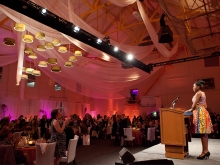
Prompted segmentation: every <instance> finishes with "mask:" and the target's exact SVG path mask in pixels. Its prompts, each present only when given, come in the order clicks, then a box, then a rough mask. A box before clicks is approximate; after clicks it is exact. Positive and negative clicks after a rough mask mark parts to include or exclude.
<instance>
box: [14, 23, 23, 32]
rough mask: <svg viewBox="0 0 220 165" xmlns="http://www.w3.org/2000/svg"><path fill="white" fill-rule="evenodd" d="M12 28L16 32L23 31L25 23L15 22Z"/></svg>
mask: <svg viewBox="0 0 220 165" xmlns="http://www.w3.org/2000/svg"><path fill="white" fill-rule="evenodd" d="M14 29H15V30H16V31H18V32H23V31H25V24H23V23H15V26H14Z"/></svg>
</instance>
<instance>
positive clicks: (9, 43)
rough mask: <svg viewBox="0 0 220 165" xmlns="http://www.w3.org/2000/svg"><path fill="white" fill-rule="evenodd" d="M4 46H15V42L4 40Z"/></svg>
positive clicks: (8, 39) (10, 39)
mask: <svg viewBox="0 0 220 165" xmlns="http://www.w3.org/2000/svg"><path fill="white" fill-rule="evenodd" d="M4 44H5V45H7V46H15V40H14V39H13V38H4Z"/></svg>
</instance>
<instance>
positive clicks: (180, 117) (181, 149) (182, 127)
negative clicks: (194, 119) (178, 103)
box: [160, 108, 191, 159]
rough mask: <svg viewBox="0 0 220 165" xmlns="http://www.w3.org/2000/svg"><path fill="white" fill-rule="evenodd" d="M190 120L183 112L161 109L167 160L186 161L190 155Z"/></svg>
mask: <svg viewBox="0 0 220 165" xmlns="http://www.w3.org/2000/svg"><path fill="white" fill-rule="evenodd" d="M189 119H190V117H189V116H184V111H183V110H179V109H170V108H160V126H161V144H165V156H166V157H167V158H177V159H184V157H185V156H186V155H187V154H188V152H189V151H188V141H191V136H189V135H190V134H189V131H188V130H189V123H190V122H189V121H190V120H189ZM187 128H188V129H187Z"/></svg>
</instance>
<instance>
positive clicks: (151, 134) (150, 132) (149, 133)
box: [147, 127, 155, 141]
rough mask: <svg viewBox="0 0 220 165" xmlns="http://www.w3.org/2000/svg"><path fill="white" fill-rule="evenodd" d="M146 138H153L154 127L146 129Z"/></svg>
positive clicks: (151, 139)
mask: <svg viewBox="0 0 220 165" xmlns="http://www.w3.org/2000/svg"><path fill="white" fill-rule="evenodd" d="M147 140H150V141H153V140H155V127H152V128H148V129H147Z"/></svg>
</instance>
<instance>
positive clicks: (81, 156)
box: [75, 139, 146, 165]
mask: <svg viewBox="0 0 220 165" xmlns="http://www.w3.org/2000/svg"><path fill="white" fill-rule="evenodd" d="M122 148H123V147H120V146H115V145H113V144H112V141H111V140H110V139H91V142H90V145H88V146H83V145H78V146H77V148H76V157H75V163H76V165H114V164H115V161H117V160H119V151H120V150H121V149H122ZM126 148H127V149H128V150H129V151H130V152H131V153H132V154H134V153H137V152H139V151H142V150H144V149H146V147H142V146H133V147H131V146H126Z"/></svg>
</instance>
